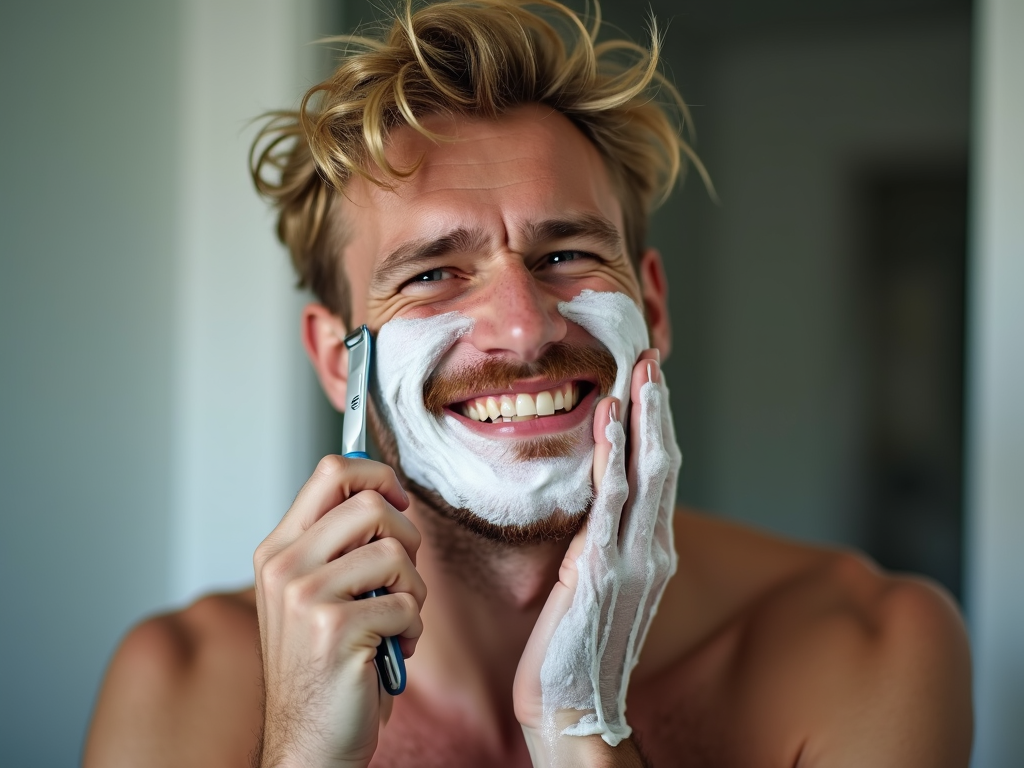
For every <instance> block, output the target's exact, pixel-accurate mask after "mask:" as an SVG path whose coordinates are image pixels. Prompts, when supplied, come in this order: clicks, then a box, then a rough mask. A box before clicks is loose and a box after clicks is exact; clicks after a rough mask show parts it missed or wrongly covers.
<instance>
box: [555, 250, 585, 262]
mask: <svg viewBox="0 0 1024 768" xmlns="http://www.w3.org/2000/svg"><path fill="white" fill-rule="evenodd" d="M586 257H587V255H586V254H585V253H582V252H580V251H558V252H556V253H552V254H551V255H550V256H548V263H550V264H565V263H566V262H567V261H579V260H580V259H585V258H586Z"/></svg>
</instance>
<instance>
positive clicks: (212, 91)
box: [170, 0, 330, 602]
mask: <svg viewBox="0 0 1024 768" xmlns="http://www.w3.org/2000/svg"><path fill="white" fill-rule="evenodd" d="M317 7H318V5H317V4H316V3H313V2H308V1H307V2H302V3H294V2H285V1H284V0H261V2H259V3H256V2H245V1H244V0H221V1H220V2H217V3H210V2H206V0H188V2H185V3H184V5H183V10H184V13H183V24H182V27H183V29H182V51H184V52H187V53H185V54H184V55H183V56H182V60H181V61H182V68H181V90H180V96H179V104H180V110H179V113H178V121H177V126H176V127H177V130H178V137H179V141H180V156H181V158H182V161H181V164H180V165H179V167H178V173H177V174H176V177H175V182H176V184H177V190H178V199H179V201H180V215H179V228H178V238H177V240H176V263H177V265H178V270H177V274H176V282H175V288H176V300H177V311H176V314H175V346H174V352H175V356H174V385H175V401H174V403H173V409H174V410H173V412H174V416H175V425H176V428H177V429H176V433H175V434H176V439H175V443H174V467H173V484H172V485H173V489H174V493H173V496H172V516H173V519H174V532H173V542H174V549H173V554H172V563H173V573H172V581H171V592H170V597H171V599H172V600H173V601H175V602H178V601H181V600H188V599H192V598H194V597H195V596H197V595H198V594H200V593H202V592H203V591H206V590H209V589H211V588H224V587H231V586H237V585H240V584H244V583H246V582H249V581H251V579H252V553H253V550H254V549H255V548H256V545H257V544H258V543H259V542H260V541H261V540H262V539H263V537H264V536H266V534H267V533H268V532H269V531H270V529H271V528H273V526H274V525H276V523H277V521H278V520H279V519H280V517H281V515H282V514H283V513H284V511H285V510H286V509H287V508H288V505H289V504H290V503H291V500H292V498H293V497H294V495H295V492H296V491H297V490H298V488H299V486H300V485H301V484H302V482H303V480H305V478H306V477H308V475H309V474H310V472H311V471H312V468H313V466H315V463H316V459H317V458H318V457H319V456H318V448H317V446H318V445H319V444H320V443H321V442H322V440H321V439H318V437H317V430H318V424H323V423H324V422H323V421H320V420H318V418H317V417H318V416H319V415H322V412H320V413H318V411H317V408H316V404H317V403H321V402H322V398H317V397H316V396H315V393H316V384H315V382H314V381H313V378H312V376H311V372H310V368H309V365H308V364H307V363H305V362H304V353H303V352H302V349H301V346H300V344H299V322H298V318H299V308H300V306H301V302H302V300H303V297H302V296H300V295H299V294H298V293H297V292H296V291H294V290H293V289H292V284H293V283H294V276H293V273H292V272H291V267H290V266H289V264H288V261H287V257H286V255H285V252H284V250H283V249H282V248H281V246H280V245H279V244H277V243H276V241H275V240H274V238H273V236H272V231H273V217H272V213H271V211H270V210H269V209H268V206H267V205H266V203H264V202H263V201H262V200H260V199H258V198H257V196H256V195H255V194H254V193H253V191H252V183H251V181H250V179H249V177H248V175H247V173H246V166H245V158H246V157H247V152H248V148H249V144H250V143H251V141H252V138H253V136H254V135H255V127H254V126H253V125H251V123H250V120H251V119H252V118H254V117H256V116H257V115H260V114H262V113H263V112H265V111H267V110H270V109H280V108H284V107H295V106H297V105H298V101H299V98H300V97H301V94H302V92H303V91H304V90H305V88H306V87H308V86H309V85H311V84H312V83H313V82H316V81H315V80H314V79H312V78H313V76H314V74H315V72H314V71H313V70H315V69H316V64H317V63H319V59H318V58H316V57H315V50H316V49H314V48H312V47H311V46H309V45H307V44H308V43H310V41H311V40H313V39H314V38H316V37H319V36H321V35H323V34H326V33H327V32H329V31H330V30H327V29H324V28H323V24H324V22H323V20H322V19H321V18H319V16H318V15H317V13H316V9H317ZM325 450H326V449H325Z"/></svg>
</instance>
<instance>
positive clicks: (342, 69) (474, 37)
mask: <svg viewBox="0 0 1024 768" xmlns="http://www.w3.org/2000/svg"><path fill="white" fill-rule="evenodd" d="M600 26H601V19H600V9H599V7H598V6H597V4H596V2H595V5H594V14H593V17H592V18H589V19H588V18H587V17H585V16H582V15H580V14H577V13H576V12H574V11H573V10H571V9H570V8H567V7H566V6H564V5H562V4H560V3H558V2H556V1H555V0H447V1H446V2H440V3H435V4H430V5H424V6H420V5H419V4H418V3H416V4H415V5H414V0H404V6H402V7H401V8H399V9H397V10H395V11H394V12H393V14H392V16H391V18H390V19H389V20H388V21H387V22H386V23H385V24H384V25H383V28H382V29H381V30H380V34H379V36H369V35H366V34H356V35H346V36H343V37H338V38H331V40H330V41H329V42H333V43H341V44H342V46H343V49H342V50H343V53H342V58H341V61H340V64H339V65H338V67H337V69H336V70H335V71H334V73H333V74H332V75H331V76H330V77H329V78H327V79H326V80H324V81H323V82H322V83H319V84H318V85H315V86H313V87H312V88H311V89H310V90H309V91H308V92H307V93H306V95H305V97H304V98H303V99H302V103H301V105H300V107H299V109H298V110H297V111H281V112H273V113H270V114H269V115H268V116H267V118H268V120H267V122H266V124H265V125H264V126H263V128H262V130H261V131H260V133H259V135H258V136H257V138H256V141H255V142H254V143H253V146H252V150H251V153H250V168H251V171H252V176H253V180H254V181H255V184H256V188H257V189H258V190H259V192H260V193H261V194H263V195H264V196H266V197H267V198H269V199H270V200H271V201H272V202H273V204H274V205H275V207H276V208H277V210H278V222H277V234H278V237H279V238H280V239H281V242H283V243H284V244H285V245H286V246H287V247H288V249H289V251H290V253H291V258H292V262H293V264H294V266H295V269H296V271H297V272H298V275H299V285H300V286H301V287H309V288H310V289H311V290H312V291H313V293H314V294H315V295H316V296H317V298H318V299H319V300H320V301H321V302H323V304H324V305H325V306H326V307H327V308H328V309H329V310H330V311H331V312H333V313H334V314H336V315H338V316H339V317H341V318H342V319H343V320H344V321H345V322H346V323H349V320H350V317H349V314H350V306H349V304H350V301H349V291H348V285H347V281H346V280H345V279H344V275H343V272H342V269H341V253H342V249H343V247H344V244H345V240H346V233H345V231H344V226H345V225H344V222H343V221H341V220H340V218H341V217H340V216H339V215H338V214H334V215H330V214H331V210H332V207H333V206H334V203H335V201H336V200H337V199H338V195H340V194H344V190H345V186H346V184H347V183H348V181H349V180H350V179H351V178H352V177H353V175H355V176H359V177H362V178H364V179H366V180H368V181H370V182H371V183H373V184H377V185H380V186H383V187H387V188H391V187H393V186H394V184H395V183H397V182H399V181H401V180H402V179H405V178H408V177H409V176H410V175H412V174H413V173H415V171H416V167H417V166H416V165H415V164H414V165H413V166H411V167H407V168H396V167H394V166H393V165H392V164H391V163H390V162H389V161H388V158H387V157H386V155H385V149H386V147H387V141H388V135H389V133H390V132H391V131H392V130H394V129H395V128H397V127H400V126H409V127H411V128H413V129H415V130H416V131H418V132H420V133H421V134H423V135H424V136H427V137H429V138H431V139H432V140H434V141H450V140H452V139H451V137H447V136H440V135H437V134H435V133H433V132H431V131H430V130H428V129H427V128H426V127H425V126H424V125H423V122H422V119H423V118H424V117H425V116H427V115H437V114H441V115H446V116H468V117H480V118H491V119H494V118H498V117H500V116H501V115H502V114H505V113H507V112H508V111H509V110H512V109H514V108H516V107H518V106H521V105H526V104H544V105H547V106H549V107H551V108H553V109H555V110H557V111H559V112H561V113H562V114H563V115H565V116H566V117H567V118H568V119H569V120H571V121H572V122H573V123H574V124H575V125H576V126H577V128H578V129H579V130H580V131H581V132H582V133H583V134H584V135H585V136H586V137H587V138H589V139H590V141H592V142H593V144H594V145H595V146H596V147H597V149H598V151H599V153H600V154H601V156H602V157H603V159H604V161H605V164H606V167H607V170H608V172H609V175H610V178H611V181H612V184H613V185H614V188H615V190H616V192H617V194H618V198H619V201H620V203H621V205H622V213H623V224H624V228H625V243H626V247H627V249H628V251H629V256H630V257H631V258H632V259H634V261H635V260H636V259H638V258H639V255H640V253H641V252H642V250H643V248H644V246H645V241H646V236H647V232H646V230H647V219H648V217H649V215H650V212H651V210H652V209H653V208H654V206H655V205H656V204H658V203H660V202H662V201H663V200H664V199H665V198H666V197H667V196H668V194H669V192H670V191H671V190H672V188H673V186H674V185H675V183H676V181H677V179H678V178H679V177H680V175H681V173H682V172H683V171H685V168H686V163H687V161H692V162H693V163H694V165H695V167H697V169H698V170H699V171H700V173H701V175H702V176H705V179H706V175H705V173H704V169H703V167H702V166H701V164H700V162H699V161H698V160H697V158H696V156H695V155H694V153H693V150H692V149H691V147H690V144H689V143H688V142H687V141H686V140H685V138H684V130H686V129H687V128H688V127H689V124H690V119H689V113H688V111H687V108H686V104H685V102H684V101H683V99H682V98H681V97H680V95H679V93H678V91H676V89H675V87H673V85H672V84H671V83H670V82H669V81H668V80H667V79H666V78H665V77H664V76H663V74H662V73H661V71H660V69H659V62H658V57H659V45H660V40H659V36H658V31H657V28H656V26H655V24H654V22H653V20H652V22H651V39H650V45H649V47H643V46H640V45H637V44H636V43H633V42H630V41H628V40H621V39H618V40H608V41H602V42H598V39H597V38H598V32H599V29H600Z"/></svg>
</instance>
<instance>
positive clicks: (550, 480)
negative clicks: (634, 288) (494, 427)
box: [376, 290, 648, 526]
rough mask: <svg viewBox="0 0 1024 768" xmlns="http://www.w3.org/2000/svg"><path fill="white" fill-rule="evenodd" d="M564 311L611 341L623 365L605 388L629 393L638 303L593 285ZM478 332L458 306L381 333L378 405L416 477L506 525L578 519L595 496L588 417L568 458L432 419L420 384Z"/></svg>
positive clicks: (641, 340)
mask: <svg viewBox="0 0 1024 768" xmlns="http://www.w3.org/2000/svg"><path fill="white" fill-rule="evenodd" d="M558 311H559V312H560V313H561V314H562V315H563V316H564V317H565V318H566V319H568V320H570V321H572V322H575V323H577V324H579V325H580V326H582V327H583V328H584V329H585V330H586V331H587V332H588V333H590V335H592V336H593V337H594V338H596V339H597V340H598V341H600V342H601V343H602V344H604V345H605V347H607V349H608V351H609V352H610V353H611V355H612V357H613V358H614V359H615V363H616V365H617V366H618V371H617V373H616V376H615V383H614V385H613V386H612V391H611V392H609V393H608V394H610V395H614V396H616V397H618V398H619V399H620V400H621V401H622V402H625V401H626V400H627V399H628V395H629V381H630V375H631V373H632V369H633V363H634V361H635V360H636V359H637V357H638V356H639V354H640V352H642V351H643V350H644V349H646V348H647V346H648V339H647V328H646V326H645V324H644V320H643V316H642V315H641V314H640V310H639V309H638V308H637V306H636V304H635V303H634V302H633V301H632V299H630V298H629V297H628V296H626V295H625V294H622V293H611V292H595V291H590V290H586V291H583V292H582V293H580V294H579V295H578V296H576V297H575V298H574V299H572V301H568V302H562V303H560V304H559V305H558ZM472 328H473V320H472V319H471V318H469V317H467V316H465V315H462V314H460V313H457V312H449V313H447V314H443V315H437V316H434V317H429V318H423V319H411V320H405V319H400V318H399V319H395V320H392V321H390V322H388V323H385V324H384V326H383V327H382V328H381V330H380V333H379V334H378V335H377V382H378V393H377V398H376V400H377V404H378V407H379V408H380V410H381V412H382V413H383V414H384V417H385V418H386V419H387V422H388V424H389V425H390V427H391V429H392V431H393V432H394V435H395V440H396V442H397V444H398V451H399V456H400V461H401V465H402V470H403V471H404V472H405V474H406V475H407V476H408V477H409V479H411V480H413V481H414V482H416V483H418V484H419V485H421V486H423V487H424V488H428V489H430V490H433V491H436V492H437V493H439V494H440V495H441V497H442V498H444V500H445V501H447V502H448V503H449V504H450V505H452V506H453V507H456V508H458V509H467V510H470V511H471V512H472V513H473V514H475V515H477V516H479V517H480V518H482V519H483V520H486V521H487V522H489V523H492V524H494V525H499V526H509V525H528V524H530V523H535V522H538V521H540V520H544V519H546V518H548V517H550V516H551V514H552V513H554V512H555V511H556V510H559V509H560V510H563V511H564V512H565V513H566V514H569V515H575V514H578V513H580V512H582V511H584V510H585V509H586V508H587V506H588V505H589V504H590V501H591V496H592V481H591V472H592V466H593V454H594V440H593V433H592V426H591V422H590V420H586V421H585V422H584V423H583V424H582V425H581V426H580V427H578V428H577V435H576V436H577V438H578V439H577V440H576V445H577V449H576V450H575V451H574V452H573V453H572V455H570V456H565V457H559V458H543V459H540V458H538V459H528V460H522V459H519V458H516V457H515V456H514V455H512V451H511V447H510V445H509V443H508V442H506V441H503V440H497V439H492V438H488V437H485V436H482V435H480V434H478V433H477V432H475V431H473V430H472V429H470V428H469V427H468V426H466V425H465V424H463V423H461V422H460V421H459V420H458V419H457V418H455V417H454V416H452V415H450V414H443V415H442V416H439V417H438V416H434V415H433V414H431V413H429V412H428V411H427V409H426V408H425V407H424V404H423V385H424V383H425V382H426V380H427V378H428V377H429V376H430V374H431V372H432V371H433V370H434V368H435V367H436V366H437V364H438V362H439V361H440V360H441V358H442V357H444V355H445V354H446V353H447V352H448V350H450V349H451V348H452V347H453V346H454V345H455V344H456V343H457V342H458V340H459V339H460V338H462V337H463V336H464V335H465V334H467V333H468V332H469V331H470V330H472Z"/></svg>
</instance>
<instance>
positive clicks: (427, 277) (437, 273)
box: [410, 269, 452, 283]
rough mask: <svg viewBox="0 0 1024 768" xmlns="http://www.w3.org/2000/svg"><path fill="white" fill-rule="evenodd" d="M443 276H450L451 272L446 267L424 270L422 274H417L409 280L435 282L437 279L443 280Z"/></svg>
mask: <svg viewBox="0 0 1024 768" xmlns="http://www.w3.org/2000/svg"><path fill="white" fill-rule="evenodd" d="M445 276H448V277H451V276H452V273H451V272H449V271H448V270H446V269H432V270H430V271H429V272H424V273H423V274H422V275H417V276H416V277H414V278H413V279H412V280H411V281H410V282H413V283H436V282H438V281H439V280H444V279H445Z"/></svg>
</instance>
